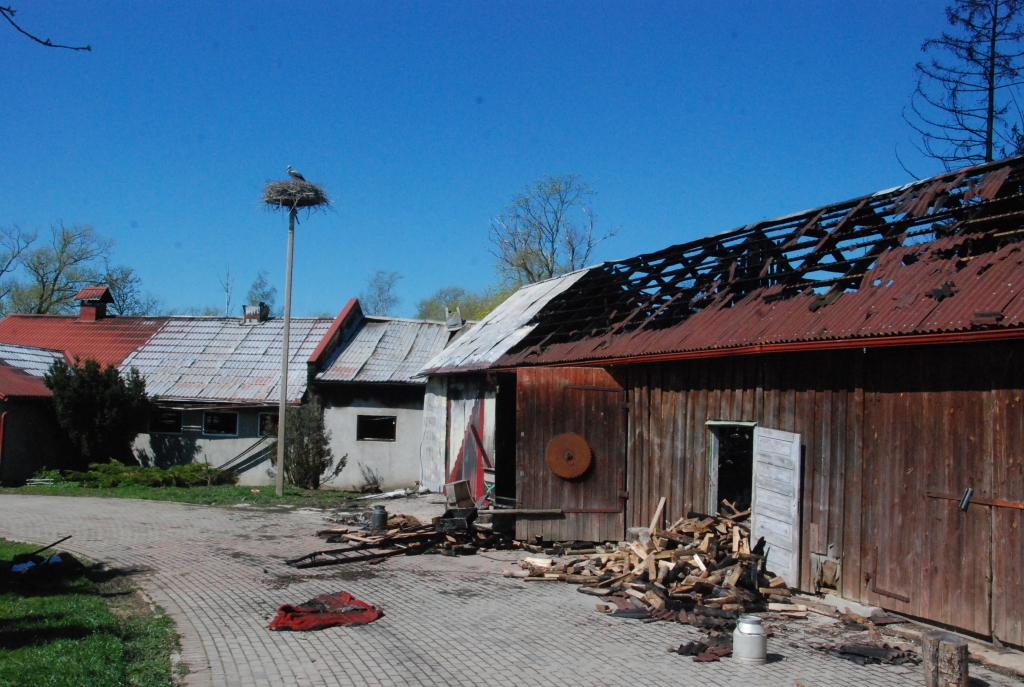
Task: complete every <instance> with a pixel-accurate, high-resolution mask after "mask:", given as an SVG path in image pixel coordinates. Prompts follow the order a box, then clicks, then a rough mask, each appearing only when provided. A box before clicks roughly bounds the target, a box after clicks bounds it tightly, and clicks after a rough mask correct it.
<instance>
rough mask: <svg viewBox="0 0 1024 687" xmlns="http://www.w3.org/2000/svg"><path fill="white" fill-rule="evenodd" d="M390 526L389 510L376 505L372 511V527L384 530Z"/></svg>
mask: <svg viewBox="0 0 1024 687" xmlns="http://www.w3.org/2000/svg"><path fill="white" fill-rule="evenodd" d="M387 526H388V510H387V508H385V507H384V506H381V505H379V504H378V505H376V506H374V507H373V512H372V513H370V527H372V528H373V529H375V530H382V529H384V528H386V527H387Z"/></svg>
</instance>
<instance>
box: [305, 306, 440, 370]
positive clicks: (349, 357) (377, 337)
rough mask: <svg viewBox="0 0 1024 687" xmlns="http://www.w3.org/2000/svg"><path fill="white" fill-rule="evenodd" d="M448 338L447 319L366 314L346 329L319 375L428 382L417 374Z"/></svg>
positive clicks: (438, 351)
mask: <svg viewBox="0 0 1024 687" xmlns="http://www.w3.org/2000/svg"><path fill="white" fill-rule="evenodd" d="M447 341H448V329H447V327H446V326H445V323H444V322H433V321H430V320H404V319H398V318H390V317H368V316H364V317H362V318H361V319H360V320H359V321H358V323H357V324H356V325H355V326H354V327H353V328H352V329H351V330H349V331H346V333H345V336H344V338H343V339H342V340H341V341H340V342H339V344H338V346H337V348H336V349H335V350H334V353H333V354H332V355H331V356H330V358H328V360H327V363H326V364H325V365H324V369H323V370H322V371H321V372H320V373H319V374H317V376H316V379H317V381H322V382H377V383H403V384H410V383H412V384H424V383H426V380H425V379H422V378H416V379H414V376H415V375H416V373H417V372H418V371H419V369H420V368H421V367H423V364H424V363H426V362H427V361H428V360H430V359H431V358H433V357H434V356H435V355H437V354H438V353H440V351H441V349H443V348H444V346H445V343H447Z"/></svg>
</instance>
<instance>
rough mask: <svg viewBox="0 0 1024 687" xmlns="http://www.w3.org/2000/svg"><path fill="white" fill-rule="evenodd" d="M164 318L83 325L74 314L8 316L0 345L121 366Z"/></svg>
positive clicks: (107, 319) (1, 322)
mask: <svg viewBox="0 0 1024 687" xmlns="http://www.w3.org/2000/svg"><path fill="white" fill-rule="evenodd" d="M166 319H167V318H163V317H105V318H103V319H101V320H96V321H95V322H83V321H80V320H79V319H78V317H77V316H75V315H22V314H13V315H8V316H7V317H5V318H4V319H3V320H0V342H3V343H9V344H17V345H19V346H33V347H38V348H48V349H52V350H58V351H64V352H65V353H66V354H67V356H68V358H69V359H71V360H73V359H74V358H76V357H78V358H81V359H82V360H85V359H86V358H94V359H95V360H96V361H98V362H99V363H100V364H101V365H120V363H121V361H123V360H124V359H125V356H127V355H128V354H129V353H131V352H132V351H134V350H135V349H136V348H138V347H139V346H141V345H142V344H144V343H145V342H146V341H147V340H148V339H149V337H150V336H152V335H153V334H155V333H156V331H157V330H158V329H160V327H161V326H162V325H163V323H164V322H165V321H166Z"/></svg>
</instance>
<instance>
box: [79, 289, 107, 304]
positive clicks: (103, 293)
mask: <svg viewBox="0 0 1024 687" xmlns="http://www.w3.org/2000/svg"><path fill="white" fill-rule="evenodd" d="M74 300H76V301H99V300H102V301H103V302H104V303H113V302H114V297H113V296H111V295H110V289H108V288H107V287H106V286H86V287H84V288H83V289H82V290H81V291H79V292H78V293H76V294H75V298H74Z"/></svg>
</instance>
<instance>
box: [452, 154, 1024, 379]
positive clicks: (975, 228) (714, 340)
mask: <svg viewBox="0 0 1024 687" xmlns="http://www.w3.org/2000/svg"><path fill="white" fill-rule="evenodd" d="M1022 238H1024V158H1021V157H1018V158H1011V159H1007V160H1001V161H997V162H994V163H989V164H986V165H979V166H976V167H970V168H967V169H963V170H958V171H955V172H950V173H948V174H943V175H940V176H937V177H934V178H932V179H927V180H924V181H920V182H916V183H913V184H907V185H905V186H901V187H898V188H894V189H889V190H886V191H880V192H878V193H874V194H871V195H868V196H863V197H861V198H855V199H853V200H850V201H845V202H843V203H837V204H834V205H829V206H825V207H822V208H816V209H813V210H807V211H804V212H800V213H796V214H793V215H788V216H786V217H781V218H778V219H773V220H767V221H764V222H758V223H755V224H751V225H748V226H745V227H741V228H739V229H735V230H732V231H729V232H725V233H722V234H717V235H715V236H711V237H708V238H705V239H701V240H698V241H693V242H690V243H686V244H682V245H678V246H672V247H670V248H666V249H664V250H662V251H658V252H656V253H650V254H645V255H640V256H637V257H635V258H631V259H628V260H622V261H615V262H607V263H603V264H602V265H598V266H596V267H593V268H590V269H589V270H588V271H587V273H586V274H585V275H584V276H583V277H582V278H580V279H578V280H576V281H575V283H574V284H573V285H572V288H570V289H567V290H565V291H564V292H563V293H561V294H559V295H558V296H557V297H556V298H554V299H551V300H550V301H549V302H547V303H546V304H545V305H544V307H543V308H542V309H541V310H540V311H539V312H537V313H536V315H535V316H534V317H532V318H531V319H530V320H529V325H530V326H529V327H528V329H529V332H528V333H527V335H526V336H524V337H521V340H520V341H518V342H516V344H515V346H514V347H512V348H511V349H509V350H508V351H507V352H506V353H504V355H502V356H501V357H500V358H499V359H498V360H497V361H496V363H495V364H494V365H493V366H495V367H513V366H518V365H538V364H544V365H550V364H564V363H582V362H594V363H598V362H601V363H604V364H610V363H616V362H627V361H628V360H630V359H635V358H641V357H644V356H653V357H658V356H663V357H664V356H669V357H670V356H672V355H675V354H709V355H710V354H720V353H722V352H725V351H737V350H741V349H742V350H748V351H753V350H755V349H756V350H769V349H770V347H771V346H782V345H789V346H792V345H796V344H807V345H810V344H815V345H821V346H835V345H840V344H841V345H858V346H860V345H864V346H867V345H892V344H893V343H895V342H897V341H899V342H901V343H912V342H913V341H915V340H916V341H919V342H920V341H925V340H926V339H924V338H920V337H926V336H928V337H931V338H929V339H927V340H928V341H940V340H945V339H943V338H942V337H943V336H946V337H947V338H948V337H952V336H953V335H954V334H956V336H957V337H959V338H965V337H967V338H970V337H975V338H981V337H983V336H991V335H999V336H1003V335H1007V336H1008V335H1012V334H1013V333H1014V328H1016V327H1019V326H1020V325H1021V319H1022V317H1024V298H1022V297H1020V295H1019V294H1020V290H1021V286H1022V284H1024V252H1022V245H1021V240H1022ZM1020 333H1021V334H1024V328H1022V329H1021V330H1020ZM911 337H919V338H918V339H913V338H911ZM959 338H958V340H959ZM949 340H952V339H949ZM776 350H781V349H776ZM446 353H447V352H446ZM457 362H458V361H456V363H457ZM450 371H454V370H450Z"/></svg>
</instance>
